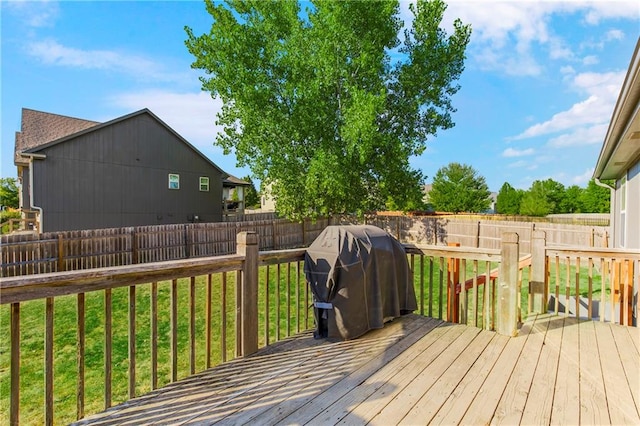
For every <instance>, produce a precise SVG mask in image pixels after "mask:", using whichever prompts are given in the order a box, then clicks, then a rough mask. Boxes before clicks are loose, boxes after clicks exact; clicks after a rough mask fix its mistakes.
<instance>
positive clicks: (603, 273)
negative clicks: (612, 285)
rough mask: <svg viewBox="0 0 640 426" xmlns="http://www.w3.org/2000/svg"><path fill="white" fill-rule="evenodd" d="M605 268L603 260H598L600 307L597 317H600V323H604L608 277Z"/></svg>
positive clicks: (605, 264)
mask: <svg viewBox="0 0 640 426" xmlns="http://www.w3.org/2000/svg"><path fill="white" fill-rule="evenodd" d="M606 268H607V263H606V262H605V261H604V258H600V306H599V307H598V316H599V317H600V322H604V310H605V309H604V308H605V303H606V299H607V298H606V292H607V283H606V277H607V276H608V272H607V269H606Z"/></svg>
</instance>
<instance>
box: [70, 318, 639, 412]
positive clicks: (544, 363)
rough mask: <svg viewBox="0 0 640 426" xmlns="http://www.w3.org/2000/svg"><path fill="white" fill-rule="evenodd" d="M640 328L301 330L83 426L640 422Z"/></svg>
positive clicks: (544, 324) (404, 321)
mask: <svg viewBox="0 0 640 426" xmlns="http://www.w3.org/2000/svg"><path fill="white" fill-rule="evenodd" d="M636 330H637V329H636V328H632V327H622V326H618V325H611V324H608V323H598V322H591V321H581V322H578V321H577V320H575V319H573V318H565V317H560V316H550V315H539V316H537V317H534V318H532V319H530V320H529V321H527V322H526V323H525V325H524V326H523V328H522V329H521V330H520V335H519V336H518V337H515V338H509V337H505V336H501V335H498V334H496V333H493V332H488V331H481V330H479V329H477V328H473V327H467V326H462V325H456V324H450V323H444V322H442V321H440V320H435V319H429V318H425V317H420V316H418V315H408V316H405V317H403V318H401V319H400V320H397V321H394V322H392V323H390V324H388V325H386V326H385V327H384V328H383V329H381V330H375V331H372V332H370V333H368V334H367V335H365V336H363V337H362V338H360V339H356V340H351V341H327V340H314V339H313V337H312V336H311V334H310V333H308V332H307V333H303V334H301V335H297V336H294V337H292V338H290V339H287V340H285V341H283V342H278V343H276V344H274V345H272V346H270V347H268V348H264V349H263V350H261V351H259V352H258V353H257V354H255V355H253V356H251V357H248V358H246V359H237V360H233V361H231V362H228V363H225V364H222V365H220V366H217V367H215V368H212V369H210V370H207V371H205V372H203V373H200V374H197V375H195V376H192V377H189V378H186V379H184V380H181V381H178V382H176V383H173V384H170V385H168V386H165V387H164V388H162V389H158V390H156V391H153V392H151V393H149V394H147V395H144V396H141V397H139V398H136V399H133V400H131V401H128V402H126V403H124V404H121V405H119V406H117V407H112V408H111V409H109V410H107V411H105V412H103V413H100V414H98V415H96V416H92V417H90V418H87V419H84V420H82V421H80V422H79V423H80V424H100V425H115V424H118V425H127V424H140V423H146V424H149V423H153V424H175V425H178V424H207V425H209V424H229V425H239V424H248V425H249V424H250V425H253V424H269V425H272V424H287V425H288V424H311V425H315V424H317V425H320V424H322V425H325V424H354V425H355V424H358V425H359V424H367V423H368V424H371V425H389V424H410V425H413V424H427V423H428V424H434V425H435V424H460V423H462V424H489V423H494V424H498V423H509V424H518V423H520V424H639V423H640V408H639V406H638V399H639V398H640V396H639V392H638V386H639V381H640V377H639V376H640V351H639V350H638V346H637V343H636V342H635V337H634V336H636V335H637V334H635V333H636Z"/></svg>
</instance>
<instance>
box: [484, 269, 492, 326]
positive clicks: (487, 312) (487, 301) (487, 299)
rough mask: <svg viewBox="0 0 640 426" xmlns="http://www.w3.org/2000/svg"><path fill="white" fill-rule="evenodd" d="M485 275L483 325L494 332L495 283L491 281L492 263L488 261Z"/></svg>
mask: <svg viewBox="0 0 640 426" xmlns="http://www.w3.org/2000/svg"><path fill="white" fill-rule="evenodd" d="M484 274H485V275H484V293H483V300H482V306H483V307H484V308H483V312H484V318H483V321H482V323H483V324H482V325H483V328H484V329H485V330H493V309H492V307H493V303H492V301H493V282H492V281H491V262H489V261H488V260H487V261H486V264H485V269H484Z"/></svg>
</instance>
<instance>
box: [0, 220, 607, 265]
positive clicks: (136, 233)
mask: <svg viewBox="0 0 640 426" xmlns="http://www.w3.org/2000/svg"><path fill="white" fill-rule="evenodd" d="M256 216H257V217H258V218H259V217H264V218H265V219H264V220H255V219H256V218H257V217H256ZM252 218H253V219H254V220H251V219H252ZM498 218H500V217H498ZM502 218H503V220H497V218H496V217H493V216H486V215H485V216H464V215H462V216H453V215H445V216H402V215H395V216H388V215H366V216H364V217H361V218H358V217H354V216H334V217H331V218H321V219H318V220H316V221H312V220H304V221H302V222H291V221H288V220H286V219H277V218H276V219H274V218H273V214H268V215H254V214H248V215H243V216H240V217H239V219H241V220H240V221H236V222H220V223H189V224H178V225H157V226H140V227H127V228H114V229H96V230H84V231H67V232H54V233H44V234H18V235H3V236H1V241H0V252H1V260H2V264H1V267H2V268H1V271H0V273H1V275H2V276H3V277H10V276H19V275H29V274H41V273H49V272H61V271H70V270H78V269H91V268H101V267H108V266H121V265H134V264H140V263H149V262H161V261H168V260H177V259H187V258H194V257H207V256H217V255H224V254H231V253H235V251H236V240H235V236H236V235H237V233H239V232H243V231H253V232H256V233H258V235H259V236H260V249H261V250H281V249H288V248H298V247H305V246H307V245H309V244H310V243H311V242H312V241H313V240H314V239H315V238H316V237H317V236H318V235H319V234H320V232H322V230H323V229H324V228H325V227H326V226H328V225H338V224H360V223H365V224H371V225H375V226H378V227H379V228H382V229H384V230H386V231H387V232H389V233H390V234H391V235H393V236H395V237H396V238H397V239H398V240H399V241H402V242H406V243H414V244H430V245H447V244H449V243H459V244H460V245H461V246H463V247H475V248H484V249H493V250H499V249H500V247H501V238H502V234H503V233H504V232H516V233H518V235H519V247H520V252H521V253H531V240H532V235H533V233H534V232H535V231H544V232H545V233H546V235H547V237H546V239H547V241H548V243H549V244H554V245H564V246H570V247H576V246H579V247H607V246H608V238H609V237H608V228H607V227H606V226H591V225H589V226H587V225H579V224H558V223H548V222H522V221H521V222H518V221H514V220H507V219H508V218H504V217H502ZM540 220H541V219H540ZM556 220H558V219H556ZM574 222H575V221H574ZM574 222H571V223H574Z"/></svg>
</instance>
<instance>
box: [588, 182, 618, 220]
mask: <svg viewBox="0 0 640 426" xmlns="http://www.w3.org/2000/svg"><path fill="white" fill-rule="evenodd" d="M605 183H608V184H610V185H612V184H613V182H612V181H609V182H605ZM581 202H582V208H583V209H584V210H583V211H584V212H585V213H609V212H610V211H611V192H610V191H609V190H608V189H607V188H603V187H601V186H599V185H598V184H596V182H595V180H593V179H591V180H590V181H589V183H588V184H587V187H586V189H585V190H584V191H582V194H581Z"/></svg>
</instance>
